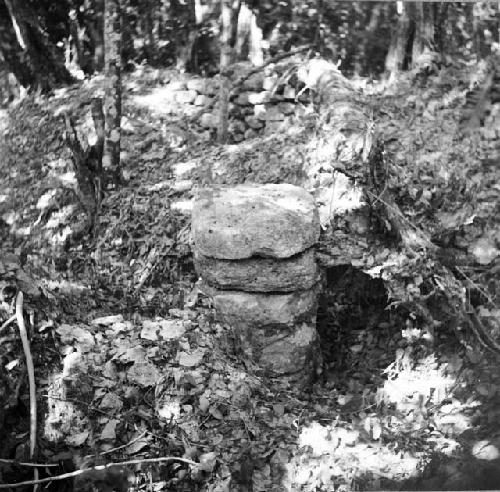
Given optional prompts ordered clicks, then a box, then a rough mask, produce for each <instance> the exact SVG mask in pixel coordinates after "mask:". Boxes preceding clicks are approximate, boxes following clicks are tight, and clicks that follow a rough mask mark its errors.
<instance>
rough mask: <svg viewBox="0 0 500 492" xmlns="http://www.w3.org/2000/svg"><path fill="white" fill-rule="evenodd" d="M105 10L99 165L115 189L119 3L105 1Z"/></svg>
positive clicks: (118, 179) (119, 100)
mask: <svg viewBox="0 0 500 492" xmlns="http://www.w3.org/2000/svg"><path fill="white" fill-rule="evenodd" d="M104 7H105V10H104V60H105V66H106V91H105V97H104V114H105V119H106V124H105V139H104V151H103V158H102V165H103V171H104V174H105V177H106V179H108V180H111V181H112V182H114V183H115V184H116V185H118V184H119V183H120V182H121V165H120V138H121V131H120V122H121V115H122V86H121V0H105V2H104Z"/></svg>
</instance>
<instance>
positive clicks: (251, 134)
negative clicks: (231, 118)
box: [245, 128, 258, 140]
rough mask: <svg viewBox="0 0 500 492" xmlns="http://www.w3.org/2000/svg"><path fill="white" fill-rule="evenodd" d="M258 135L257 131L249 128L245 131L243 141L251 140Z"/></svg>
mask: <svg viewBox="0 0 500 492" xmlns="http://www.w3.org/2000/svg"><path fill="white" fill-rule="evenodd" d="M257 135H258V133H257V131H256V130H254V129H253V128H249V129H248V130H246V131H245V139H247V140H249V139H251V138H255V137H256V136H257Z"/></svg>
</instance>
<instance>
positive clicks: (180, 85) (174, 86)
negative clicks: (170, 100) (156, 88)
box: [168, 80, 186, 91]
mask: <svg viewBox="0 0 500 492" xmlns="http://www.w3.org/2000/svg"><path fill="white" fill-rule="evenodd" d="M168 88H169V89H170V90H171V91H183V90H185V89H186V82H184V81H183V80H174V81H172V82H170V84H168Z"/></svg>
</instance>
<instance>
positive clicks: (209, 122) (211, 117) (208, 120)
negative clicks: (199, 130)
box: [200, 113, 219, 128]
mask: <svg viewBox="0 0 500 492" xmlns="http://www.w3.org/2000/svg"><path fill="white" fill-rule="evenodd" d="M218 123H219V119H218V117H217V115H215V114H213V113H203V114H202V115H201V117H200V125H201V126H202V127H203V128H217V125H218Z"/></svg>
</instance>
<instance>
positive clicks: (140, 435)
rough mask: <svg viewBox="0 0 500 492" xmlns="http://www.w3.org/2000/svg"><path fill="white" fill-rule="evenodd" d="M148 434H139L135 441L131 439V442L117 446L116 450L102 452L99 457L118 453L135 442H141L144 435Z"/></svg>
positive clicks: (145, 432)
mask: <svg viewBox="0 0 500 492" xmlns="http://www.w3.org/2000/svg"><path fill="white" fill-rule="evenodd" d="M147 433H148V431H147V430H145V431H144V432H142V433H141V434H139V435H138V436H137V437H136V438H135V439H132V440H131V441H129V442H127V443H126V444H123V445H121V446H118V447H116V448H112V449H108V450H107V451H102V452H101V453H99V456H104V455H105V454H111V453H114V452H115V451H119V450H120V449H123V448H127V447H128V446H131V445H132V444H134V443H135V442H137V441H139V440H141V439H142V438H143V437H144V436H145V435H146V434H147Z"/></svg>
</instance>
